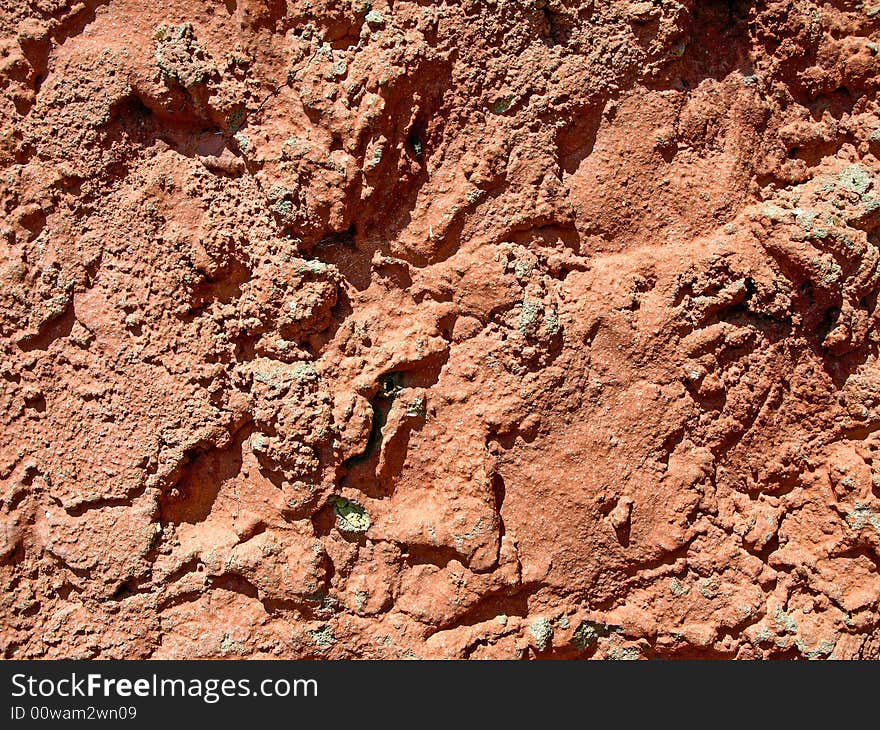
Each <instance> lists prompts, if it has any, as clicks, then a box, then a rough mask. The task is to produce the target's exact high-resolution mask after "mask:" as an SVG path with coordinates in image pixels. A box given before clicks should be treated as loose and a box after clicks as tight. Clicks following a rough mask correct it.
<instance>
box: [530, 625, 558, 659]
mask: <svg viewBox="0 0 880 730" xmlns="http://www.w3.org/2000/svg"><path fill="white" fill-rule="evenodd" d="M529 633H530V634H531V635H532V636H533V637H535V646H537V647H538V651H546V649H547V647H549V646H550V642H551V641H552V640H553V625H552V624H551V623H550V621H549V620H547V619H546V618H543V617H541V618H536V619H535V620H534V621H532V623H531V625H530V626H529Z"/></svg>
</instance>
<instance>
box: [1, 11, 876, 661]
mask: <svg viewBox="0 0 880 730" xmlns="http://www.w3.org/2000/svg"><path fill="white" fill-rule="evenodd" d="M13 5H15V6H16V7H13V8H12V9H8V8H7V9H4V10H2V11H0V35H2V37H3V38H4V39H5V40H3V41H2V43H3V45H2V48H0V86H2V95H0V105H2V107H0V108H2V112H0V121H2V139H0V167H2V171H0V173H2V174H0V199H2V204H3V211H4V217H3V219H2V231H0V232H2V237H0V277H2V284H0V376H2V377H0V404H2V406H0V417H2V430H0V576H2V577H0V581H2V586H3V590H2V592H0V616H2V623H0V647H2V655H3V656H5V657H7V658H13V657H14V658H23V657H47V658H50V657H102V658H112V657H126V658H143V657H155V658H197V657H222V656H229V657H236V656H242V657H270V656H278V657H287V658H301V657H324V658H343V657H364V658H401V657H426V658H428V657H430V658H437V657H471V658H515V657H523V656H535V657H550V656H557V657H570V658H575V657H595V658H616V659H635V658H650V657H658V656H665V657H669V656H678V657H728V658H732V657H738V658H757V657H787V658H794V657H808V658H826V657H836V658H855V657H866V658H867V657H871V658H876V657H877V656H878V651H880V649H878V636H880V634H878V633H877V632H878V623H880V621H878V619H880V617H878V611H877V601H878V598H880V575H878V556H880V553H878V550H880V462H877V461H875V460H876V459H880V456H878V449H880V436H878V429H880V370H878V366H877V356H878V355H877V344H878V333H877V319H876V304H877V292H878V289H880V270H878V243H880V242H878V225H880V180H878V178H877V172H878V169H880V163H878V159H877V155H878V154H880V118H878V115H877V88H878V84H880V56H878V45H877V43H878V42H880V5H876V4H874V3H872V2H869V1H868V2H864V3H862V2H855V1H851V2H848V1H845V0H836V1H835V2H812V1H810V0H787V1H780V0H770V1H769V2H762V3H758V2H744V1H733V0H732V1H731V2H720V1H714V0H713V1H711V2H696V1H692V0H682V1H681V2H675V1H674V0H659V1H657V2H619V1H611V0H594V1H588V2H583V1H577V0H549V1H545V0H522V1H515V0H494V1H490V0H485V1H484V2H475V1H467V2H443V3H425V2H394V3H389V2H385V0H373V2H372V4H371V3H370V2H369V1H368V0H354V1H353V2H349V1H347V0H346V1H344V0H311V1H310V2H306V1H304V0H288V1H287V2H286V3H285V2H284V0H225V2H202V1H201V0H165V2H162V3H144V2H140V1H136V0H104V1H103V2H102V1H101V0H85V1H84V2H73V0H29V2H22V3H14V4H13Z"/></svg>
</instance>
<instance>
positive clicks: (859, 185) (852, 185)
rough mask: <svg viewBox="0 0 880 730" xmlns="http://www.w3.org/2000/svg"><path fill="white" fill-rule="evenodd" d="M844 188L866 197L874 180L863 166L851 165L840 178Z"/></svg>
mask: <svg viewBox="0 0 880 730" xmlns="http://www.w3.org/2000/svg"><path fill="white" fill-rule="evenodd" d="M838 179H839V180H840V184H841V186H842V187H844V188H846V189H847V190H852V191H853V192H854V193H858V194H859V195H864V194H865V193H867V192H868V190H869V189H870V187H871V185H873V184H874V180H873V178H872V177H871V175H869V174H868V172H866V171H865V169H864V168H863V167H862V166H861V165H850V166H849V167H847V168H846V169H845V170H844V171H843V172H841V173H840V176H839V178H838Z"/></svg>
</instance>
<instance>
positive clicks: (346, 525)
mask: <svg viewBox="0 0 880 730" xmlns="http://www.w3.org/2000/svg"><path fill="white" fill-rule="evenodd" d="M333 511H334V512H335V513H336V526H337V527H338V528H339V530H340V531H341V532H366V531H367V530H368V529H370V515H368V514H367V510H365V509H364V508H363V507H362V506H361V505H359V504H358V503H357V502H352V501H350V500H348V499H345V498H344V497H337V498H336V499H335V500H334V502H333Z"/></svg>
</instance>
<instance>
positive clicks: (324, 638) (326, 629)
mask: <svg viewBox="0 0 880 730" xmlns="http://www.w3.org/2000/svg"><path fill="white" fill-rule="evenodd" d="M306 633H307V634H308V635H309V636H311V637H312V640H313V641H314V642H315V645H316V646H319V647H320V648H322V649H327V648H329V647H331V646H333V645H334V644H335V643H336V637H335V636H333V627H332V626H330V625H328V624H324V625H323V626H319V627H318V628H317V629H311V630H309V631H307V632H306Z"/></svg>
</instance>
